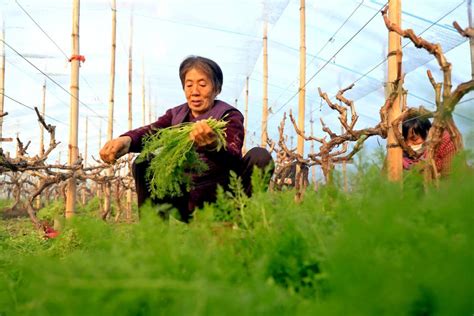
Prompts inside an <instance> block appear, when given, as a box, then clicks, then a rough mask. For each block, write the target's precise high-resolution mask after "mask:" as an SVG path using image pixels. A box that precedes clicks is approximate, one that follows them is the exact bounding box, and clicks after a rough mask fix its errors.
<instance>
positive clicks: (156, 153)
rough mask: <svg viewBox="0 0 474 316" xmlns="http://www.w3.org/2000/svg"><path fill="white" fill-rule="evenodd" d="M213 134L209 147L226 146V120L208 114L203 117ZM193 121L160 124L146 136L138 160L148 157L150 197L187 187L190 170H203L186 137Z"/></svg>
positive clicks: (193, 148) (162, 195)
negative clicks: (159, 126) (209, 116)
mask: <svg viewBox="0 0 474 316" xmlns="http://www.w3.org/2000/svg"><path fill="white" fill-rule="evenodd" d="M205 122H206V123H207V125H209V127H210V128H212V130H213V131H214V133H215V134H216V143H215V147H214V148H213V150H216V151H219V150H221V149H222V148H225V147H226V140H225V136H226V135H225V126H226V124H227V122H225V121H223V120H216V119H213V118H209V119H207V120H206V121H205ZM193 125H194V123H182V124H179V125H175V126H172V127H168V128H163V129H160V130H158V131H156V133H154V134H152V135H150V136H148V137H146V139H145V141H144V146H143V150H142V152H141V154H140V156H139V158H138V159H139V161H144V160H150V166H149V167H148V169H147V173H146V177H147V180H148V181H149V183H150V191H151V196H152V198H159V199H162V198H163V197H165V196H170V197H175V196H181V195H182V194H183V192H182V191H183V189H186V191H189V190H190V189H191V185H192V178H191V175H192V174H199V173H202V172H204V171H206V170H207V165H206V164H205V163H204V162H203V161H201V159H200V158H199V154H198V153H197V152H196V149H195V146H194V142H193V141H192V140H191V138H190V137H189V134H190V132H191V131H192V129H193Z"/></svg>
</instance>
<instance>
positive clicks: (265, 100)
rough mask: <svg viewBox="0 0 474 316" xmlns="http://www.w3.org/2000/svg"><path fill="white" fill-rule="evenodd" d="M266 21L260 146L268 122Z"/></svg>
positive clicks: (264, 139) (264, 140) (264, 137)
mask: <svg viewBox="0 0 474 316" xmlns="http://www.w3.org/2000/svg"><path fill="white" fill-rule="evenodd" d="M267 28H268V27H267V21H265V23H264V25H263V110H262V137H261V139H262V143H261V147H263V148H265V147H267V137H268V134H267V124H268V37H267Z"/></svg>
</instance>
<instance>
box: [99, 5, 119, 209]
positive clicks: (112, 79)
mask: <svg viewBox="0 0 474 316" xmlns="http://www.w3.org/2000/svg"><path fill="white" fill-rule="evenodd" d="M116 49H117V5H116V0H112V47H111V54H110V90H109V117H108V128H107V141H110V140H112V138H113V133H114V130H113V128H114V127H113V126H114V125H113V123H114V103H115V102H114V101H115V54H116ZM100 147H101V146H100ZM112 173H113V168H109V169H107V171H106V174H107V175H108V176H111V175H112ZM111 199H112V197H111V188H110V183H106V184H105V185H104V204H103V212H104V213H106V214H108V213H109V212H110V201H111Z"/></svg>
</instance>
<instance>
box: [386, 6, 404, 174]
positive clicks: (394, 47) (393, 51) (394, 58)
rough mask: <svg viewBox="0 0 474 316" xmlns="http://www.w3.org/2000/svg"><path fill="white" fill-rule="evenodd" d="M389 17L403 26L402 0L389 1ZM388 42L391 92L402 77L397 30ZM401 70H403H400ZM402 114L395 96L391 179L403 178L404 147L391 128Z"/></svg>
mask: <svg viewBox="0 0 474 316" xmlns="http://www.w3.org/2000/svg"><path fill="white" fill-rule="evenodd" d="M388 14H389V19H390V21H392V22H393V23H396V24H397V25H399V26H400V27H401V0H390V1H389V2H388ZM388 37H389V43H388V83H387V85H388V87H389V91H390V93H393V92H394V83H395V81H396V80H398V79H400V76H401V73H399V69H400V68H399V67H401V49H402V47H401V38H400V35H398V34H397V33H396V32H389V35H388ZM400 72H401V71H400ZM400 114H401V108H400V95H399V96H397V97H396V98H395V100H394V101H393V103H392V106H391V107H390V109H389V112H388V125H389V126H390V128H389V130H388V135H387V171H388V179H389V180H390V181H400V180H401V179H402V172H403V166H402V148H401V147H400V146H399V144H398V141H397V138H396V136H395V133H394V132H393V129H392V128H391V126H392V122H393V121H394V120H395V119H396V118H397V117H398V116H399V115H400Z"/></svg>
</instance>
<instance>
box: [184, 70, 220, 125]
mask: <svg viewBox="0 0 474 316" xmlns="http://www.w3.org/2000/svg"><path fill="white" fill-rule="evenodd" d="M184 94H185V96H186V100H187V101H188V106H189V108H190V109H191V112H192V114H193V116H194V117H196V116H199V115H201V114H203V113H206V112H207V111H208V110H209V109H210V108H211V107H212V105H213V104H214V99H215V97H216V93H215V92H214V86H213V85H212V80H211V79H210V78H209V77H208V76H207V75H206V74H205V73H203V72H202V71H200V70H199V69H196V68H192V69H191V70H189V71H188V72H187V73H186V76H185V78H184Z"/></svg>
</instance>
